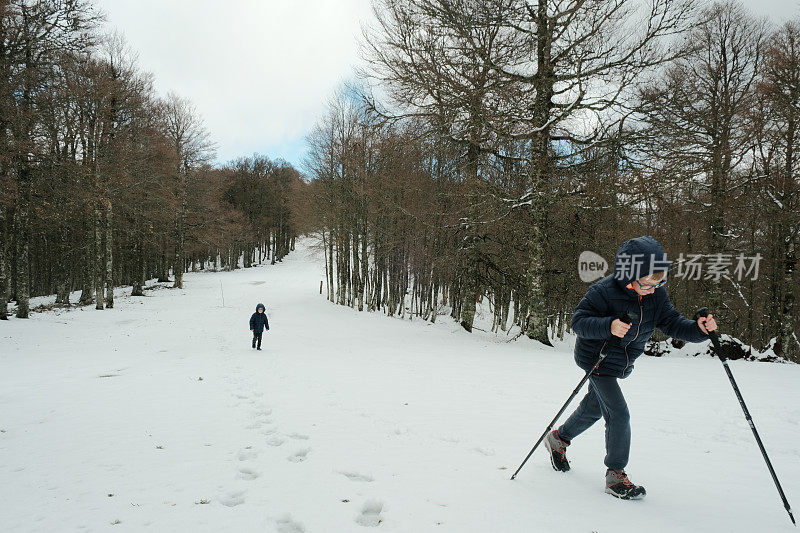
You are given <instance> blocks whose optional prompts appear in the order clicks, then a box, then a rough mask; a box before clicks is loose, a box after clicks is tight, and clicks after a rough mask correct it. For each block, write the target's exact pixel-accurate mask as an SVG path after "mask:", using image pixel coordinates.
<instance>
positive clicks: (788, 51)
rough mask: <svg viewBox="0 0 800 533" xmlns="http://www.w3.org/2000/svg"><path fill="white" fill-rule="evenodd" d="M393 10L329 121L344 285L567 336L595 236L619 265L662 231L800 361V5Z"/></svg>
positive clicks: (388, 300) (514, 3)
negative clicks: (788, 15) (779, 11)
mask: <svg viewBox="0 0 800 533" xmlns="http://www.w3.org/2000/svg"><path fill="white" fill-rule="evenodd" d="M374 13H375V18H376V23H375V24H373V26H371V27H370V28H368V29H367V30H365V35H364V38H363V44H364V49H365V54H364V59H365V63H366V66H365V67H364V68H363V70H362V71H361V72H360V73H359V74H360V76H359V82H358V83H355V84H352V85H351V86H349V87H347V88H345V89H343V90H342V91H340V92H339V93H338V94H337V95H335V96H334V97H333V98H332V99H331V102H330V104H329V106H328V110H327V112H326V115H325V116H324V117H323V118H322V119H320V121H319V122H318V124H317V126H316V128H315V130H314V131H313V133H312V134H311V135H310V136H309V139H308V140H309V146H310V148H309V149H310V151H309V156H308V162H307V166H308V169H309V172H310V175H311V177H313V178H314V180H313V181H312V183H311V189H312V190H311V192H312V197H313V201H314V213H315V216H316V220H315V224H316V227H317V228H318V232H319V234H320V236H321V241H322V244H323V247H324V249H325V268H326V279H327V285H328V294H327V296H328V298H329V299H330V300H331V301H334V302H337V303H339V304H342V305H349V306H351V307H357V308H358V309H360V310H362V309H366V310H372V311H375V310H381V311H384V312H386V313H388V314H391V315H401V316H409V317H412V316H413V317H421V318H423V319H426V320H431V321H433V320H436V318H437V316H438V315H440V314H443V313H448V314H449V315H451V316H452V317H453V319H455V320H457V321H459V322H460V323H461V325H462V326H463V327H464V328H465V329H466V330H468V331H471V330H472V328H473V327H474V326H475V322H474V320H475V312H476V305H486V306H487V309H488V310H489V312H490V314H491V316H492V317H493V323H492V326H491V327H492V329H493V330H495V331H508V330H509V329H510V328H511V327H512V326H516V327H517V328H519V330H520V331H521V332H523V333H525V334H526V335H527V336H528V337H530V338H532V339H536V340H538V341H541V342H543V343H550V341H551V340H552V339H553V338H555V337H562V336H563V335H564V333H565V332H566V331H567V330H568V329H569V320H570V316H571V313H572V310H573V309H574V306H575V305H576V304H577V302H578V300H579V299H580V298H581V297H582V295H583V293H584V292H585V290H586V287H587V285H586V284H585V283H583V282H581V281H580V279H579V277H578V269H577V266H578V265H577V263H578V257H579V255H580V253H581V252H582V251H584V250H591V251H594V252H597V253H599V254H600V255H602V256H603V257H605V258H606V259H608V260H611V263H612V264H611V267H612V268H613V257H614V254H615V252H616V248H617V246H619V244H620V243H621V242H623V241H624V240H626V239H627V238H629V237H632V236H638V235H642V234H649V235H653V236H654V237H656V238H657V239H658V240H660V241H661V242H662V243H663V244H664V246H665V248H666V250H667V252H668V255H669V258H670V259H672V260H673V268H672V275H671V276H670V285H669V293H670V296H671V298H672V300H673V301H674V302H675V304H676V305H677V307H678V308H679V309H681V310H682V311H683V312H684V313H685V314H688V315H691V313H692V310H693V309H694V308H695V307H697V306H700V305H708V306H709V307H710V308H711V309H712V310H713V312H714V313H715V314H716V315H717V316H718V317H719V318H720V321H721V323H722V324H723V325H724V329H725V330H726V332H729V333H731V334H732V335H733V336H734V337H736V338H738V339H740V340H741V341H742V342H743V343H745V344H747V345H750V346H753V347H754V348H756V349H758V350H763V349H766V348H773V349H774V350H775V352H776V353H777V354H778V355H782V356H784V357H786V358H789V359H792V360H795V361H800V339H798V333H797V331H798V325H799V324H800V322H799V319H798V310H797V303H796V302H797V293H798V288H799V287H798V286H799V285H800V281H798V275H797V247H798V239H799V238H800V236H799V235H798V234H799V233H800V173H799V169H798V161H797V159H798V157H797V150H796V149H797V148H799V147H800V131H799V130H798V127H800V21H798V20H792V21H789V22H786V23H784V24H782V25H775V24H773V23H772V22H770V21H768V20H766V19H761V18H758V17H756V16H754V15H753V14H751V13H750V12H748V11H747V10H746V9H745V8H744V7H743V6H742V5H741V4H740V3H737V2H733V1H728V2H717V3H713V4H708V3H705V2H703V3H697V2H694V1H691V0H652V1H651V2H646V3H642V2H635V1H632V0H564V1H554V0H540V1H538V2H533V1H528V0H484V1H480V2H477V1H474V0H374ZM742 274H745V275H742ZM481 302H483V304H481Z"/></svg>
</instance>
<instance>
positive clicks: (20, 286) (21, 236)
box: [14, 199, 30, 318]
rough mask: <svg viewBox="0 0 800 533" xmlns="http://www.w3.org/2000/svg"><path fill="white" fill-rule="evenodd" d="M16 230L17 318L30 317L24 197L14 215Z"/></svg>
mask: <svg viewBox="0 0 800 533" xmlns="http://www.w3.org/2000/svg"><path fill="white" fill-rule="evenodd" d="M14 230H15V234H16V239H15V240H16V244H17V268H16V278H17V318H28V313H29V310H30V309H29V306H30V301H29V299H30V271H29V267H30V265H29V264H28V263H29V256H28V255H29V238H30V227H29V224H28V203H27V201H25V200H24V199H23V200H22V201H21V202H20V205H19V207H18V208H17V212H16V216H15V217H14Z"/></svg>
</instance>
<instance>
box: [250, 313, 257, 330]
mask: <svg viewBox="0 0 800 533" xmlns="http://www.w3.org/2000/svg"><path fill="white" fill-rule="evenodd" d="M250 329H256V316H255V315H250Z"/></svg>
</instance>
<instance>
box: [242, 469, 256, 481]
mask: <svg viewBox="0 0 800 533" xmlns="http://www.w3.org/2000/svg"><path fill="white" fill-rule="evenodd" d="M260 475H261V474H259V473H258V472H256V471H255V470H254V469H252V468H240V469H239V477H240V478H241V479H244V480H245V481H253V480H254V479H257V478H258V476H260Z"/></svg>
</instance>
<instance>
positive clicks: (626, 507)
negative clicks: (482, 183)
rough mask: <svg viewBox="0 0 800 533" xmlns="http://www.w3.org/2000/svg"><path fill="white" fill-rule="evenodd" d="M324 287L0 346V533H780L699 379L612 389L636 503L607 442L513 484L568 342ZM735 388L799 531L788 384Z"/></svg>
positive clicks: (548, 410)
mask: <svg viewBox="0 0 800 533" xmlns="http://www.w3.org/2000/svg"><path fill="white" fill-rule="evenodd" d="M321 279H322V262H321V259H320V258H319V257H315V256H314V254H313V253H312V252H311V251H310V250H307V249H300V250H298V251H297V252H294V253H293V254H291V255H290V256H289V257H287V258H286V259H285V260H284V262H283V264H279V265H275V266H265V267H258V268H252V269H246V270H238V271H235V272H225V273H198V274H188V275H187V276H186V277H185V285H186V289H185V290H167V289H162V290H153V291H148V295H147V297H145V298H134V299H131V298H123V297H119V299H118V300H117V302H116V308H115V309H113V310H107V311H103V312H100V311H95V310H94V309H93V308H84V309H75V310H72V311H68V312H58V311H56V312H48V313H39V314H33V315H32V318H31V319H29V320H27V321H23V320H16V319H12V320H9V321H8V322H5V323H0V530H2V531H15V532H16V531H25V532H27V531H43V532H66V531H159V532H160V531H164V532H178V531H187V532H201V531H208V532H221V531H234V532H250V531H275V532H280V533H287V532H289V533H295V532H308V533H313V532H325V533H330V532H360V531H364V529H363V528H364V527H370V526H373V527H377V528H379V530H386V531H396V532H404V533H418V532H419V533H421V532H445V531H449V532H457V533H472V532H475V533H505V532H539V531H561V532H587V533H589V532H598V533H602V532H620V531H637V532H661V531H703V532H709V531H720V532H723V531H724V532H731V531H741V532H752V531H758V532H777V531H796V529H795V528H793V527H792V526H791V524H790V522H789V519H788V517H787V515H786V512H785V511H784V509H783V507H782V505H781V503H780V499H779V497H778V494H777V491H776V490H775V487H774V485H773V483H772V479H771V478H770V476H769V473H768V471H767V469H766V467H765V465H764V462H763V460H762V457H761V454H760V453H759V451H758V448H757V446H756V444H755V441H754V439H753V436H752V434H751V432H750V429H749V427H748V426H747V423H746V421H745V420H744V417H743V416H742V412H741V409H740V407H739V404H738V403H737V401H736V399H735V397H734V394H733V391H732V390H731V387H730V385H729V383H728V380H727V377H726V376H725V373H724V371H723V369H722V367H721V365H720V363H719V361H717V360H716V359H712V358H707V357H701V358H691V357H666V358H642V359H640V360H639V362H638V363H637V365H636V370H635V372H634V373H633V375H632V376H631V378H629V379H627V380H625V381H624V382H623V389H624V391H625V393H626V396H627V398H628V401H629V404H630V408H631V414H632V424H633V449H632V456H631V462H630V465H629V466H628V472H629V473H630V475H631V479H632V480H633V481H634V482H636V483H640V484H643V485H645V486H646V488H647V492H648V496H647V498H646V499H644V500H642V501H637V502H625V501H620V500H616V499H614V498H612V497H611V496H608V495H606V494H605V493H604V492H603V486H604V485H603V483H604V473H605V470H604V466H603V455H604V450H603V425H602V423H599V424H598V425H596V426H595V427H593V428H592V429H590V430H589V431H588V432H587V433H585V434H584V435H582V436H581V437H580V438H578V439H576V440H575V442H574V443H573V445H572V446H571V447H570V448H569V457H570V459H571V461H572V471H570V472H569V473H567V474H561V473H557V472H554V471H553V470H552V469H551V467H550V464H549V461H548V459H547V455H546V453H545V452H544V450H538V451H537V452H536V454H535V455H534V456H533V458H532V459H531V460H530V461H529V463H528V464H527V465H526V467H525V469H524V470H523V471H522V472H521V473H520V475H519V476H518V478H517V479H516V480H515V481H510V480H509V477H510V475H511V473H512V472H513V471H514V469H516V467H517V466H518V464H519V462H520V461H521V460H522V458H523V457H524V456H525V454H526V453H527V451H528V450H529V449H530V447H531V446H532V444H533V442H535V440H536V439H537V438H538V436H539V434H540V433H541V431H542V430H543V428H544V426H546V424H547V423H548V422H549V420H550V419H551V418H552V416H553V414H554V413H555V412H556V411H557V410H558V408H559V406H560V405H561V403H563V401H564V400H565V399H566V397H567V396H568V395H569V393H570V391H571V390H572V389H573V387H574V386H575V384H576V383H577V382H578V380H579V379H580V377H581V371H580V370H579V369H578V368H577V367H576V366H575V365H574V364H573V362H572V356H571V353H570V349H571V345H570V343H568V342H565V343H564V344H563V345H561V346H558V347H557V348H555V349H545V348H540V347H537V346H536V345H535V344H534V343H533V342H531V341H528V340H527V339H524V338H523V339H520V340H518V341H516V342H513V343H508V342H506V341H507V339H508V338H509V337H506V336H494V335H492V334H488V333H482V332H476V333H474V334H468V333H466V332H464V331H462V330H461V328H460V327H459V326H458V325H457V324H455V323H453V322H452V321H451V320H448V319H444V318H443V320H441V321H440V322H439V323H437V324H435V325H431V324H428V323H424V322H421V321H416V320H415V321H407V320H401V319H391V318H387V317H385V316H383V315H381V314H377V313H375V314H370V313H358V312H356V311H353V310H351V309H347V308H343V307H338V306H335V305H332V304H330V303H328V302H326V301H325V298H324V296H321V295H320V294H319V282H320V280H321ZM220 283H222V289H223V290H224V295H225V306H224V307H223V305H222V299H221V290H220V289H221V287H220ZM258 302H264V303H265V304H266V306H267V311H268V314H269V318H270V325H271V326H272V330H271V331H270V332H268V333H266V334H265V335H264V350H263V351H261V352H256V351H253V350H251V348H250V332H249V328H248V325H247V321H248V318H249V316H250V314H251V313H252V312H253V310H254V309H255V306H256V304H257V303H258ZM723 328H724V325H723ZM731 367H732V369H733V372H734V375H735V377H736V379H737V380H738V382H739V385H740V388H741V390H742V393H743V394H744V397H745V400H746V401H747V402H748V406H749V408H750V411H751V413H752V415H753V417H754V419H755V423H756V426H757V427H758V429H759V431H760V433H761V436H762V438H763V440H764V442H765V444H766V447H767V450H768V452H769V453H770V456H771V459H772V461H773V464H774V465H775V468H776V470H777V472H778V475H779V476H780V479H781V481H782V482H783V486H784V489H785V491H786V494H787V496H788V497H789V501H790V502H793V503H795V505H796V506H797V507H796V511H797V512H798V513H800V387H799V386H798V384H800V366H797V365H786V364H767V363H754V362H744V361H734V362H732V363H731Z"/></svg>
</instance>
